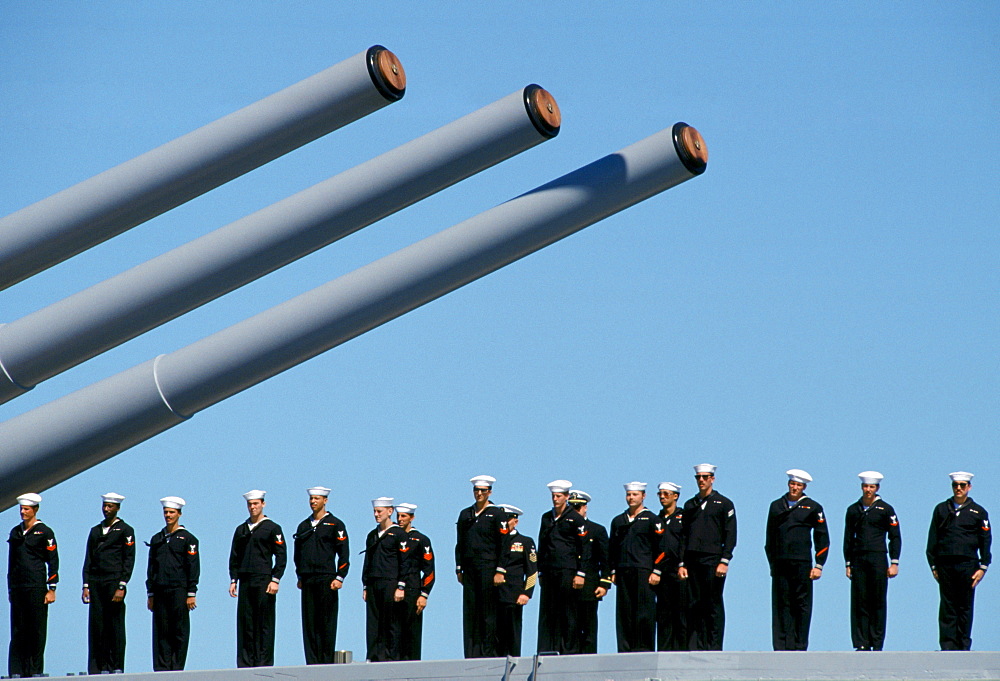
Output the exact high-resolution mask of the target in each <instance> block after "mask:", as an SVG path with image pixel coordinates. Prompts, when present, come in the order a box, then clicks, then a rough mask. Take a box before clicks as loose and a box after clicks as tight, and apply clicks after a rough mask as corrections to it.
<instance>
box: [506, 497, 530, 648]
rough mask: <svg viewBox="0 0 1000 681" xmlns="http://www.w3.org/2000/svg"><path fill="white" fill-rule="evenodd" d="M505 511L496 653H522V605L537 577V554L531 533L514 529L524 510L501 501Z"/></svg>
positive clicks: (526, 599) (525, 601) (525, 602)
mask: <svg viewBox="0 0 1000 681" xmlns="http://www.w3.org/2000/svg"><path fill="white" fill-rule="evenodd" d="M501 508H502V509H503V510H504V512H505V513H506V514H507V534H506V535H504V538H503V546H502V548H501V550H500V565H498V566H497V574H498V576H499V577H498V578H499V585H498V586H497V591H498V592H499V600H500V606H499V610H498V613H497V639H498V641H499V643H498V648H497V655H498V656H500V657H503V656H507V655H509V656H511V657H520V656H521V627H522V624H523V621H524V606H526V605H527V604H528V601H529V600H531V594H532V593H533V592H534V590H535V582H536V581H537V579H538V574H537V573H538V555H537V554H536V553H535V542H534V540H533V539H532V538H531V537H528V536H526V535H523V534H521V533H520V532H518V531H517V524H518V522H520V518H521V515H522V514H523V513H524V512H523V511H522V510H521V509H519V508H518V507H517V506H511V505H510V504H502V505H501Z"/></svg>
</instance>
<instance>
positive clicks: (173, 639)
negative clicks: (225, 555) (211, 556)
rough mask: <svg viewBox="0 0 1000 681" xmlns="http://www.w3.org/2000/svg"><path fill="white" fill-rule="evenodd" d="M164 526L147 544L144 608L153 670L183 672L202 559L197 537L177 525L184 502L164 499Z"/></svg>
mask: <svg viewBox="0 0 1000 681" xmlns="http://www.w3.org/2000/svg"><path fill="white" fill-rule="evenodd" d="M160 505H161V506H162V507H163V520H164V521H165V522H166V525H165V526H164V528H163V529H162V530H160V531H159V532H157V533H156V534H154V535H153V537H152V538H151V539H150V540H149V542H147V544H146V546H148V547H149V562H148V564H147V567H146V607H147V608H148V609H149V611H150V612H152V613H153V671H157V672H168V671H182V670H183V669H184V663H185V661H186V660H187V651H188V639H189V638H190V633H191V621H190V614H191V611H192V610H194V609H195V608H196V607H197V605H198V601H197V594H198V577H199V576H200V574H201V557H200V555H199V553H198V538H197V537H195V536H194V535H193V534H191V532H190V531H189V530H188V529H187V528H186V527H184V526H183V525H181V524H180V521H181V513H182V509H183V508H184V505H185V502H184V500H183V499H181V498H180V497H163V498H162V499H160Z"/></svg>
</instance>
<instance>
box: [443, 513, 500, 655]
mask: <svg viewBox="0 0 1000 681" xmlns="http://www.w3.org/2000/svg"><path fill="white" fill-rule="evenodd" d="M506 518H507V514H506V512H505V511H504V510H503V509H502V508H500V507H499V506H495V505H493V504H488V505H487V506H486V508H484V509H483V510H482V511H481V512H480V513H479V514H478V515H477V514H476V507H475V505H472V506H470V507H469V508H466V509H463V510H462V512H461V513H459V514H458V522H457V523H456V529H457V534H458V541H457V542H456V543H455V571H456V572H457V573H458V574H460V575H461V576H462V629H463V635H464V646H465V657H496V655H497V650H496V649H497V590H496V589H495V588H494V587H493V575H494V574H496V569H497V565H499V559H500V544H501V542H502V541H503V538H504V535H506V534H507V520H506Z"/></svg>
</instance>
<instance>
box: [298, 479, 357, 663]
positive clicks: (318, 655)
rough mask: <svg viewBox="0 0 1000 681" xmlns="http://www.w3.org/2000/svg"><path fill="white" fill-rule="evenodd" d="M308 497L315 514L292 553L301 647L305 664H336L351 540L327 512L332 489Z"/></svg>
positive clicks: (317, 490)
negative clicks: (299, 599)
mask: <svg viewBox="0 0 1000 681" xmlns="http://www.w3.org/2000/svg"><path fill="white" fill-rule="evenodd" d="M306 494H308V495H309V509H310V510H311V511H312V513H311V514H310V515H309V517H307V518H306V519H305V520H303V521H302V522H301V523H299V526H298V528H297V529H296V530H295V536H294V537H293V539H294V543H293V547H294V550H293V553H292V557H293V559H294V561H295V575H296V577H297V578H298V581H297V582H296V586H298V588H299V589H300V590H301V596H302V645H303V647H304V648H305V654H306V664H333V662H334V661H335V660H334V653H335V651H336V650H337V613H338V612H339V609H340V589H341V588H342V587H343V586H344V580H345V579H346V578H347V571H348V569H350V558H349V557H348V556H349V555H350V540H349V539H348V537H347V528H346V527H345V526H344V523H343V521H342V520H340V518H338V517H337V516H335V515H333V514H332V513H330V512H329V511H327V510H326V502H327V500H328V499H329V497H330V488H329V487H319V486H317V487H310V488H309V489H307V490H306Z"/></svg>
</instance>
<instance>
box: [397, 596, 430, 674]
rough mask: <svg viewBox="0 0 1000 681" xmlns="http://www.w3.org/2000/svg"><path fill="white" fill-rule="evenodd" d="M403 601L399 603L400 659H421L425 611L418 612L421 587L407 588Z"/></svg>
mask: <svg viewBox="0 0 1000 681" xmlns="http://www.w3.org/2000/svg"><path fill="white" fill-rule="evenodd" d="M404 594H405V595H404V596H403V602H402V603H397V604H396V605H397V607H398V608H399V610H400V613H399V618H400V631H401V635H400V639H399V659H400V660H419V659H420V642H421V640H422V639H423V636H424V613H423V612H419V613H418V612H417V599H418V598H420V589H407V590H406V591H405V592H404Z"/></svg>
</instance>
